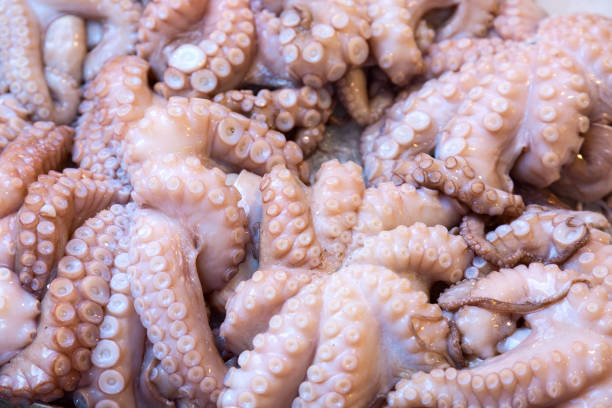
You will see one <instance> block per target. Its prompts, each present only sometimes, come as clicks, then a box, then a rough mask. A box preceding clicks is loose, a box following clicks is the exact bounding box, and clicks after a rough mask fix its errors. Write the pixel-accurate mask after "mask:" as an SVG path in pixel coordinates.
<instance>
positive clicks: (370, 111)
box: [336, 68, 393, 126]
mask: <svg viewBox="0 0 612 408" xmlns="http://www.w3.org/2000/svg"><path fill="white" fill-rule="evenodd" d="M336 89H337V91H338V98H339V99H340V101H341V102H342V105H344V107H345V108H346V110H347V111H348V113H349V114H350V115H351V117H353V119H355V121H356V122H357V123H358V124H359V125H361V126H367V125H370V124H372V123H374V122H376V121H377V120H379V119H380V118H381V117H382V115H383V114H384V112H385V109H387V108H388V107H389V106H391V104H392V103H393V94H392V93H391V91H390V90H389V89H387V88H386V87H383V88H382V89H380V90H379V92H377V93H376V94H375V95H374V96H372V97H370V92H368V84H367V80H366V75H365V72H364V71H363V69H357V68H355V69H351V70H349V71H348V72H347V73H346V75H344V76H343V77H342V78H341V79H340V80H339V81H338V82H337V83H336Z"/></svg>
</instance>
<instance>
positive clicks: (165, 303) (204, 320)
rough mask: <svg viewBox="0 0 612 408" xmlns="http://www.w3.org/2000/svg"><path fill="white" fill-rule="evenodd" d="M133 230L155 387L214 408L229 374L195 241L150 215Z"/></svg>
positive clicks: (134, 288)
mask: <svg viewBox="0 0 612 408" xmlns="http://www.w3.org/2000/svg"><path fill="white" fill-rule="evenodd" d="M133 231H134V233H133V234H132V237H131V242H130V247H131V251H133V252H134V257H133V261H132V264H131V266H130V267H129V268H128V275H129V279H130V287H131V292H132V296H133V297H134V306H135V308H136V312H137V313H138V315H139V316H140V321H141V322H142V324H143V326H144V327H145V328H146V329H147V338H148V339H149V341H150V342H151V343H153V346H152V347H153V353H154V355H155V359H156V360H155V361H156V364H155V365H154V367H153V368H152V370H151V382H152V383H153V384H155V386H156V387H157V389H158V391H159V392H160V394H161V395H162V396H164V397H165V398H167V399H170V400H178V401H179V402H184V403H187V404H189V403H191V404H195V405H196V406H202V407H204V406H212V405H213V404H215V402H216V400H217V396H218V395H219V392H220V389H221V387H222V383H223V377H224V375H225V371H226V369H225V366H224V365H223V361H222V360H221V357H220V355H219V352H218V351H217V349H216V348H215V345H214V341H213V337H212V333H211V330H210V327H209V325H208V317H207V316H206V305H205V304H204V295H203V293H202V288H201V286H200V282H199V279H198V275H197V272H196V267H195V260H196V255H197V252H196V249H195V247H194V246H193V243H192V240H191V238H190V237H189V236H188V234H187V232H186V230H184V229H182V228H181V227H180V226H179V224H178V223H176V222H175V221H173V220H171V219H170V218H168V217H167V216H165V215H163V214H161V213H159V212H156V211H151V210H140V211H139V212H137V214H136V215H135V219H134V226H133Z"/></svg>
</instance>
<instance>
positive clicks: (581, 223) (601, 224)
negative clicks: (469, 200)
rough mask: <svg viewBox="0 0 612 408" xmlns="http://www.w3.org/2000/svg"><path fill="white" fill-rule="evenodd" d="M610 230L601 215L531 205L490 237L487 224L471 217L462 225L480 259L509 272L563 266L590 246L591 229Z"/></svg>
mask: <svg viewBox="0 0 612 408" xmlns="http://www.w3.org/2000/svg"><path fill="white" fill-rule="evenodd" d="M609 226H610V224H609V223H608V221H607V219H606V218H605V217H604V216H603V215H601V214H599V213H593V212H590V211H571V210H565V209H546V208H542V207H540V206H537V205H530V206H528V207H527V208H526V210H525V212H524V213H523V214H522V215H521V216H520V217H519V218H517V219H515V220H514V221H512V222H511V223H509V224H503V225H500V226H498V227H497V228H496V229H495V231H491V232H489V233H486V234H485V223H484V220H483V219H482V218H479V217H476V216H471V215H468V216H466V217H465V218H464V219H463V221H462V223H461V236H462V237H463V238H464V239H465V240H466V242H467V243H468V245H469V246H470V248H471V249H472V251H474V253H475V254H476V255H478V256H480V257H482V258H484V259H485V260H486V261H488V262H490V263H492V264H494V265H496V266H498V267H500V268H501V267H504V268H507V267H513V266H515V265H517V264H519V263H530V262H545V263H563V262H565V261H566V260H567V259H568V258H569V257H571V256H572V255H573V254H574V253H575V252H576V250H578V249H580V247H582V246H583V245H585V244H586V243H587V241H588V240H589V231H590V229H591V228H598V229H606V228H609Z"/></svg>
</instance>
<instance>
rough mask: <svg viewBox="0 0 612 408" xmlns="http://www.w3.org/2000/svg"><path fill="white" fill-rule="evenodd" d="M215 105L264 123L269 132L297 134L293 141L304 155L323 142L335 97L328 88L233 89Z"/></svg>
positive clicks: (222, 94)
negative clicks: (256, 90) (254, 90)
mask: <svg viewBox="0 0 612 408" xmlns="http://www.w3.org/2000/svg"><path fill="white" fill-rule="evenodd" d="M213 100H214V101H215V102H216V103H219V104H221V105H224V106H227V107H228V108H229V109H231V110H232V111H234V112H237V113H240V114H242V115H245V116H247V117H250V118H252V119H257V120H261V121H263V122H265V123H266V124H267V125H268V126H269V127H270V129H274V130H278V131H279V132H283V133H289V132H294V133H295V135H294V139H295V141H296V143H297V144H298V146H300V148H301V149H302V152H304V154H305V155H309V154H311V153H312V152H313V151H314V150H315V149H316V147H317V145H318V144H319V142H321V141H322V140H323V136H324V132H325V124H326V122H327V120H328V119H329V117H330V115H331V113H332V108H333V106H332V97H331V94H330V92H329V91H328V90H327V89H325V88H320V89H314V88H311V87H309V86H304V87H301V88H298V89H293V88H280V89H276V90H273V91H270V90H268V89H262V90H260V91H259V92H257V94H255V93H253V91H251V90H233V91H228V92H224V93H219V94H217V95H215V97H214V98H213Z"/></svg>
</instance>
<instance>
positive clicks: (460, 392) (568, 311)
mask: <svg viewBox="0 0 612 408" xmlns="http://www.w3.org/2000/svg"><path fill="white" fill-rule="evenodd" d="M577 278H578V273H577V272H576V271H572V270H565V271H562V270H560V269H559V268H558V267H557V266H555V265H546V266H545V265H542V264H537V263H534V264H531V265H529V267H526V266H519V267H516V268H514V269H504V270H501V271H500V272H496V273H492V274H490V275H489V276H487V277H484V278H482V279H479V280H478V281H476V282H475V284H474V286H472V287H471V289H469V296H475V295H483V296H485V297H491V298H494V299H498V300H502V301H510V302H521V301H525V300H530V299H537V298H541V297H546V296H551V295H553V294H554V293H556V292H557V291H558V290H559V288H561V287H564V286H566V285H568V284H571V289H570V290H569V291H568V293H567V294H566V296H565V297H564V298H563V299H558V300H557V301H556V302H554V303H552V304H549V305H547V306H545V307H544V308H542V309H540V310H538V311H535V312H533V313H529V314H527V315H526V316H524V318H525V321H526V324H527V325H528V327H529V329H530V333H529V334H528V335H527V337H526V338H525V339H524V340H522V341H521V342H520V343H519V344H518V346H516V347H515V348H513V349H512V350H510V351H505V352H503V353H502V354H500V355H499V356H496V357H490V358H486V359H485V360H484V361H482V362H481V363H479V364H475V365H474V366H473V367H471V368H467V369H461V370H456V369H453V368H448V369H445V370H433V371H431V372H430V373H427V374H426V373H417V374H414V375H413V376H412V377H411V378H409V379H403V380H401V381H400V382H399V383H398V384H397V385H396V388H395V390H394V391H393V392H391V393H390V394H389V395H388V398H387V403H388V405H389V406H391V407H419V406H422V405H423V404H427V405H429V406H434V407H443V406H450V405H451V404H454V405H458V404H463V405H469V404H495V405H497V406H503V405H507V406H515V405H520V406H526V407H531V406H572V403H580V402H581V403H585V402H587V401H589V402H590V401H599V402H601V401H605V399H606V398H608V394H609V393H608V392H607V391H598V389H599V387H601V386H603V387H605V385H606V384H607V383H608V381H609V380H608V377H609V375H610V367H612V365H611V364H610V356H611V354H610V341H611V338H610V336H611V334H612V332H611V331H610V326H605V325H601V324H600V323H599V321H600V319H604V320H606V321H609V316H608V315H609V310H610V309H609V308H610V301H609V300H608V296H607V293H606V290H605V289H604V288H603V287H602V286H599V285H596V286H589V285H588V284H585V283H574V284H572V282H574V281H575V280H576V279H577ZM459 295H460V296H462V297H463V296H465V293H463V291H460V294H459ZM443 296H444V295H443ZM455 296H456V294H454V293H453V292H450V293H449V294H448V297H449V298H454V297H455ZM480 308H484V310H486V305H482V306H477V307H476V309H480ZM499 327H500V328H501V330H504V326H503V325H502V326H499ZM475 328H476V327H475V326H473V327H470V326H467V327H464V329H466V330H467V331H466V332H465V333H463V334H464V335H468V336H470V335H472V334H477V332H476V333H474V332H473V330H474V329H475ZM460 330H461V327H460ZM476 330H479V329H476ZM499 330H500V329H498V331H499ZM496 334H497V335H499V333H496ZM502 336H503V335H502ZM566 404H567V405H566ZM593 406H596V405H593Z"/></svg>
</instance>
